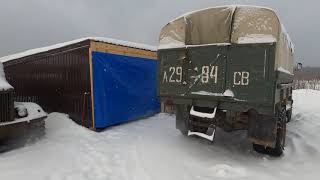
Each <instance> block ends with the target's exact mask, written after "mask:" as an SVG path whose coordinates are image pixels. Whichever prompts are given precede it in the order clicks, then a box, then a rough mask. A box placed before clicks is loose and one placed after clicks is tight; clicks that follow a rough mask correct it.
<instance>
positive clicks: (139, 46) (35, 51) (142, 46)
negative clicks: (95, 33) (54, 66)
mask: <svg viewBox="0 0 320 180" xmlns="http://www.w3.org/2000/svg"><path fill="white" fill-rule="evenodd" d="M86 40H92V41H98V42H104V43H109V44H114V45H120V46H126V47H132V48H137V49H144V50H149V51H156V50H157V48H156V47H154V46H150V45H146V44H140V43H134V42H129V41H122V40H117V39H112V38H104V37H86V38H81V39H76V40H73V41H68V42H64V43H59V44H55V45H51V46H46V47H41V48H36V49H30V50H27V51H24V52H21V53H17V54H13V55H9V56H4V57H2V58H0V62H7V61H10V60H13V59H18V58H22V57H26V56H30V55H33V54H38V53H42V52H47V51H50V50H53V49H57V48H61V47H65V46H68V45H71V44H76V43H79V42H82V41H86Z"/></svg>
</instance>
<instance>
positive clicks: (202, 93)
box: [191, 91, 223, 96]
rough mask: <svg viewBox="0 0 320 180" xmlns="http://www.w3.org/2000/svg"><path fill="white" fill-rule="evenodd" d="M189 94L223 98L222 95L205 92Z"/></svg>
mask: <svg viewBox="0 0 320 180" xmlns="http://www.w3.org/2000/svg"><path fill="white" fill-rule="evenodd" d="M191 94H196V95H203V96H223V94H222V93H212V92H207V91H197V92H191Z"/></svg>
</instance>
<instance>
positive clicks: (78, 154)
mask: <svg viewBox="0 0 320 180" xmlns="http://www.w3.org/2000/svg"><path fill="white" fill-rule="evenodd" d="M293 99H294V104H293V108H294V110H293V115H292V120H291V122H290V123H288V124H287V139H286V147H285V153H284V156H282V157H280V158H274V157H270V156H269V155H263V154H258V153H256V152H255V151H254V150H253V149H252V145H251V144H250V143H249V142H248V140H247V132H246V131H235V132H232V133H228V132H224V131H223V130H221V129H220V128H217V131H216V137H215V141H214V143H208V142H207V141H205V140H202V139H200V138H185V137H183V135H181V134H180V132H179V131H178V130H177V129H176V128H175V126H174V122H175V116H174V115H168V114H158V115H156V116H154V117H151V118H147V119H142V120H139V121H136V122H133V123H126V124H124V125H122V126H115V127H113V128H110V129H108V130H107V131H102V132H99V133H95V132H92V131H90V130H88V129H86V128H83V127H81V126H79V125H77V124H76V123H74V122H73V121H72V120H71V119H69V118H68V116H67V115H64V114H58V113H52V114H49V116H48V118H47V119H46V135H45V137H44V138H42V139H40V140H39V141H37V142H36V143H34V144H30V145H27V146H26V147H22V148H18V149H15V150H13V151H10V152H7V153H1V155H0V158H1V163H0V172H1V173H0V179H1V180H21V179H25V180H44V179H47V180H55V179H57V180H62V179H65V180H67V179H76V180H91V179H94V180H105V179H110V180H113V179H116V180H128V179H138V180H150V179H152V180H178V179H184V180H195V179H196V180H209V179H211V180H256V179H259V180H295V179H308V180H316V179H319V167H320V149H319V144H320V133H319V128H318V127H320V121H319V119H320V112H319V109H320V103H319V101H320V91H314V90H298V91H293ZM169 172H170V173H169Z"/></svg>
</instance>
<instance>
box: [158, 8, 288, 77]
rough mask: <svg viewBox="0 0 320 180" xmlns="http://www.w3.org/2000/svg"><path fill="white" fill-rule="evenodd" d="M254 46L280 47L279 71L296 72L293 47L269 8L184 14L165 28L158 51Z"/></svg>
mask: <svg viewBox="0 0 320 180" xmlns="http://www.w3.org/2000/svg"><path fill="white" fill-rule="evenodd" d="M250 43H276V66H275V69H276V70H277V69H278V68H280V67H282V68H283V69H285V70H287V71H289V72H290V73H292V72H293V68H292V67H293V62H292V57H291V55H288V54H293V52H294V46H293V43H292V42H291V39H290V37H289V35H288V33H287V32H286V30H285V28H284V26H283V25H282V24H281V23H280V20H279V18H278V16H277V14H276V13H275V11H274V10H272V9H270V8H265V7H258V6H242V5H241V6H240V5H230V6H218V7H212V8H206V9H202V10H198V11H193V12H190V13H187V14H184V15H182V16H180V17H178V18H176V19H174V20H172V21H170V22H169V23H168V24H167V25H165V26H164V27H163V28H162V30H161V32H160V37H159V47H158V49H159V50H161V49H171V48H186V47H192V46H199V45H209V44H217V45H228V44H250Z"/></svg>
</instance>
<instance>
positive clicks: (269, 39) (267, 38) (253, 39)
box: [238, 34, 277, 44]
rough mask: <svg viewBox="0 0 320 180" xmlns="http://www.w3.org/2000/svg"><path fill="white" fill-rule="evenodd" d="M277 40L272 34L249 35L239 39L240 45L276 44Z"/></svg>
mask: <svg viewBox="0 0 320 180" xmlns="http://www.w3.org/2000/svg"><path fill="white" fill-rule="evenodd" d="M276 41H277V39H276V38H275V37H273V35H271V34H249V35H246V36H244V37H240V38H239V39H238V44H250V43H274V42H276Z"/></svg>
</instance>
